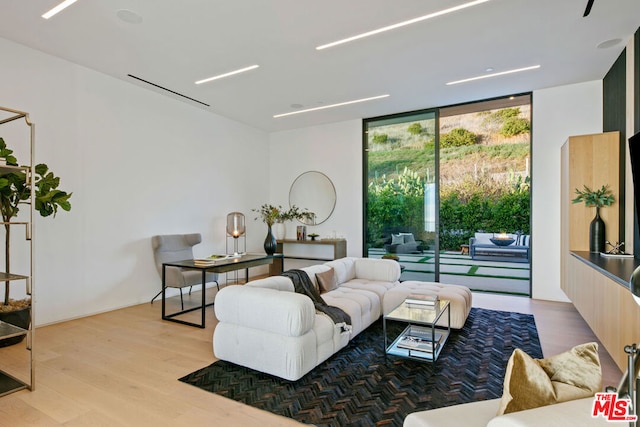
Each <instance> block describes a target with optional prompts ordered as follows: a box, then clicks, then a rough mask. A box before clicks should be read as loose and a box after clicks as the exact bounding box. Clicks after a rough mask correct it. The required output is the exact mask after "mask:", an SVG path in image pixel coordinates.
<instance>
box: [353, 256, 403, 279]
mask: <svg viewBox="0 0 640 427" xmlns="http://www.w3.org/2000/svg"><path fill="white" fill-rule="evenodd" d="M355 266H356V277H357V278H358V279H365V280H375V281H380V282H392V283H393V282H397V281H398V280H400V273H401V271H400V263H399V262H397V261H394V260H391V259H376V258H358V259H356V260H355Z"/></svg>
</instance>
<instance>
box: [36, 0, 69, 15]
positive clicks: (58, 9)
mask: <svg viewBox="0 0 640 427" xmlns="http://www.w3.org/2000/svg"><path fill="white" fill-rule="evenodd" d="M76 1H78V0H65V1H63V2H62V3H60V4H59V5H57V6H56V7H54V8H53V9H51V10H50V11H48V12H47V13H45V14H44V15H42V17H43V18H44V19H49V18H51V17H52V16H53V15H55V14H56V13H59V12H62V11H63V10H64V9H66V8H68V7H69V6H71V5H72V4H74V3H75V2H76Z"/></svg>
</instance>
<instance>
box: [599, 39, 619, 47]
mask: <svg viewBox="0 0 640 427" xmlns="http://www.w3.org/2000/svg"><path fill="white" fill-rule="evenodd" d="M621 41H622V39H611V40H606V41H603V42H602V43H598V45H597V46H596V47H597V48H598V49H608V48H610V47H614V46H615V45H617V44H618V43H620V42H621Z"/></svg>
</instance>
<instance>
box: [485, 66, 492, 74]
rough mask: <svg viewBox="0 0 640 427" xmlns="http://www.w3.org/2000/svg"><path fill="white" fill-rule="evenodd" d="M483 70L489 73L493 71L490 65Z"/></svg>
mask: <svg viewBox="0 0 640 427" xmlns="http://www.w3.org/2000/svg"><path fill="white" fill-rule="evenodd" d="M485 71H486V72H487V73H490V72H492V71H493V68H492V67H489V68H487V69H485Z"/></svg>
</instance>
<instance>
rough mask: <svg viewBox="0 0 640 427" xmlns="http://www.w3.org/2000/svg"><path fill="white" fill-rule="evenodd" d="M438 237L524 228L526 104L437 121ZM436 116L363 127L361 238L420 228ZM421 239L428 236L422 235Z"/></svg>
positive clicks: (456, 238)
mask: <svg viewBox="0 0 640 427" xmlns="http://www.w3.org/2000/svg"><path fill="white" fill-rule="evenodd" d="M440 124H441V129H440V135H439V137H440V203H441V209H440V224H441V227H440V241H441V247H442V248H448V249H452V248H456V247H459V245H460V244H461V243H464V242H466V241H468V238H469V237H470V236H471V235H473V232H474V231H476V230H478V229H484V230H487V231H496V232H497V231H502V230H509V231H515V230H519V231H522V232H524V233H528V231H529V179H528V176H529V156H530V146H529V140H530V122H529V106H523V107H519V108H505V109H501V110H492V111H486V112H479V113H470V114H463V115H457V116H452V117H444V118H441V119H440ZM435 135H436V132H435V120H422V121H417V122H412V123H399V124H389V125H384V126H379V127H375V128H373V129H369V153H368V156H369V162H368V163H369V169H368V180H369V212H368V215H369V231H368V234H369V236H368V241H369V242H371V243H372V244H373V242H375V241H376V240H379V239H380V235H381V234H382V233H383V230H384V229H385V228H389V227H395V226H401V225H402V226H407V227H410V228H412V229H415V230H422V229H424V224H423V222H424V215H423V212H422V210H424V209H423V208H422V209H421V208H420V207H421V206H424V185H425V184H427V183H433V182H434V180H435V165H436V158H435V150H434V145H435ZM423 237H424V238H428V236H423Z"/></svg>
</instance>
